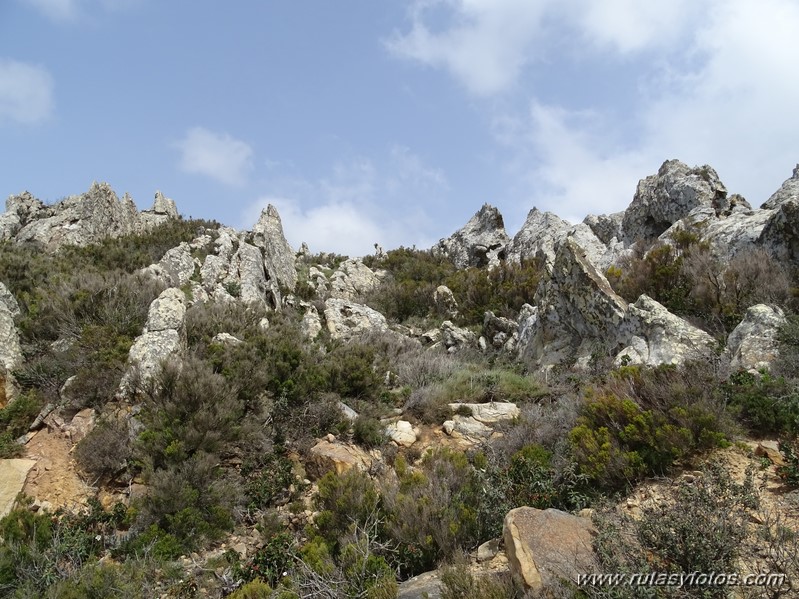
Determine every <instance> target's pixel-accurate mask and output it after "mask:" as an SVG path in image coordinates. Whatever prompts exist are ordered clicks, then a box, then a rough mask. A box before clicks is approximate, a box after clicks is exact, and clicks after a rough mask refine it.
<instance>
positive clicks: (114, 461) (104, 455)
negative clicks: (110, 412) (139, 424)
mask: <svg viewBox="0 0 799 599" xmlns="http://www.w3.org/2000/svg"><path fill="white" fill-rule="evenodd" d="M131 455H132V448H131V444H130V432H129V428H128V423H127V421H124V420H105V421H102V422H100V423H99V424H98V425H97V426H96V427H95V428H94V429H92V430H91V431H90V432H89V434H88V435H86V436H85V437H84V438H83V439H82V440H81V441H80V443H78V445H77V447H76V448H75V459H76V460H77V462H78V464H79V465H80V467H81V468H82V469H83V470H84V471H85V472H87V473H89V474H91V475H92V476H93V477H95V478H101V477H108V476H112V475H113V474H115V473H116V472H118V471H120V470H121V469H123V468H125V466H126V465H127V460H128V459H129V458H130V457H131Z"/></svg>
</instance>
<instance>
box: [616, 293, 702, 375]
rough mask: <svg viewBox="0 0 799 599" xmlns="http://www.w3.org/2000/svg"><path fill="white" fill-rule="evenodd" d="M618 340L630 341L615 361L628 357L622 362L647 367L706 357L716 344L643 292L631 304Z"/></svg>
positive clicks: (621, 341)
mask: <svg viewBox="0 0 799 599" xmlns="http://www.w3.org/2000/svg"><path fill="white" fill-rule="evenodd" d="M618 339H619V342H620V343H624V342H625V341H628V343H629V344H628V346H627V347H625V348H624V349H622V350H621V351H620V352H619V353H618V355H617V361H621V360H624V358H623V356H628V358H627V359H626V360H624V361H625V362H628V363H630V364H646V365H648V366H658V365H660V364H675V365H676V364H682V363H684V362H686V361H689V360H698V359H702V358H707V357H708V356H710V355H712V353H713V351H714V348H715V347H716V345H717V344H716V340H715V339H713V337H711V336H710V335H709V334H708V333H706V332H704V331H703V330H701V329H699V328H697V327H695V326H693V325H691V324H690V323H688V322H687V321H685V320H683V319H682V318H680V317H679V316H675V315H674V314H672V313H671V312H669V311H668V310H667V309H666V308H665V307H663V306H662V305H661V304H659V303H658V302H656V301H655V300H653V299H652V298H650V297H649V296H646V295H642V296H641V297H639V298H638V300H636V302H635V303H633V304H630V306H629V309H628V312H627V315H626V317H625V321H624V324H623V325H622V326H621V327H620V334H619V336H618Z"/></svg>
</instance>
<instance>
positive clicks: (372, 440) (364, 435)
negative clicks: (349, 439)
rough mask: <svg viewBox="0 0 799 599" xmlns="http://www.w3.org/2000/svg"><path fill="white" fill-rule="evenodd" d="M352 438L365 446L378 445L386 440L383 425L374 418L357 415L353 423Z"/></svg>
mask: <svg viewBox="0 0 799 599" xmlns="http://www.w3.org/2000/svg"><path fill="white" fill-rule="evenodd" d="M352 436H353V439H355V442H356V443H358V444H359V445H363V446H364V447H366V448H369V449H371V448H373V447H380V446H381V445H382V444H383V443H385V442H386V434H385V431H384V427H383V425H382V424H381V423H380V421H379V420H377V419H376V418H372V417H370V416H364V415H363V414H361V415H359V416H358V418H356V419H355V423H354V424H353V433H352Z"/></svg>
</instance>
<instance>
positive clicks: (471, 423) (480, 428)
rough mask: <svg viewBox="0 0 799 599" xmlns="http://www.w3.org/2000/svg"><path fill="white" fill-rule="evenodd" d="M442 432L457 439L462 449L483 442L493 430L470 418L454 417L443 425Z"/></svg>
mask: <svg viewBox="0 0 799 599" xmlns="http://www.w3.org/2000/svg"><path fill="white" fill-rule="evenodd" d="M442 428H443V429H444V432H445V433H446V434H447V435H449V436H450V437H452V438H453V439H457V440H458V441H459V442H460V443H461V445H462V446H463V447H470V446H472V445H477V444H480V443H482V442H484V441H485V440H486V439H489V438H490V437H491V434H492V433H493V432H494V429H493V428H491V427H490V426H488V425H486V424H483V423H482V422H480V421H479V420H476V419H475V418H472V417H471V416H461V415H455V416H453V417H452V418H451V419H449V420H446V421H445V422H444V424H443V427H442Z"/></svg>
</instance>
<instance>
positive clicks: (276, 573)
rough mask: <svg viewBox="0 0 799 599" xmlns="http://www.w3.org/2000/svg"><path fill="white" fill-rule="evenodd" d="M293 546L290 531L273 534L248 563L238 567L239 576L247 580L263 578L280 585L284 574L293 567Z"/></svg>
mask: <svg viewBox="0 0 799 599" xmlns="http://www.w3.org/2000/svg"><path fill="white" fill-rule="evenodd" d="M293 546H294V537H292V536H291V535H290V534H289V533H287V532H280V533H277V534H275V535H273V536H272V537H270V538H269V539H268V540H267V541H266V542H265V543H264V545H263V547H261V548H259V549H258V551H256V552H255V555H253V556H252V558H250V559H249V560H247V563H246V564H244V565H243V566H241V567H240V568H239V569H237V571H236V575H237V578H240V579H242V580H244V581H247V582H250V581H254V580H262V581H263V582H265V583H267V584H269V585H271V586H276V585H278V584H279V583H280V581H281V580H283V574H284V573H285V572H288V571H290V570H291V569H292V568H291V566H292V564H293V562H294V558H293Z"/></svg>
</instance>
